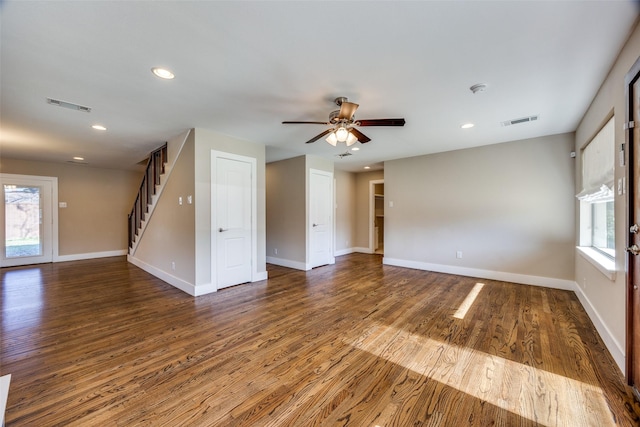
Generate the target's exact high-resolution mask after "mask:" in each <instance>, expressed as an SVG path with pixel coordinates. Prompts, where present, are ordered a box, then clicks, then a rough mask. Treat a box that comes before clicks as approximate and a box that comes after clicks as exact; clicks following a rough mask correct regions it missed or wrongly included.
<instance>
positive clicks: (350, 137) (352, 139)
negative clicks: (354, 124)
mask: <svg viewBox="0 0 640 427" xmlns="http://www.w3.org/2000/svg"><path fill="white" fill-rule="evenodd" d="M357 141H358V138H356V137H355V135H354V134H352V133H351V132H349V135H348V136H347V141H346V143H347V147H351V146H352V145H353V144H355V143H356V142H357Z"/></svg>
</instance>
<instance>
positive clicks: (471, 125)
mask: <svg viewBox="0 0 640 427" xmlns="http://www.w3.org/2000/svg"><path fill="white" fill-rule="evenodd" d="M474 126H475V125H474V124H473V123H465V124H463V125H462V126H460V127H461V128H462V129H471V128H472V127H474Z"/></svg>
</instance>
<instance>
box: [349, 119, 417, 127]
mask: <svg viewBox="0 0 640 427" xmlns="http://www.w3.org/2000/svg"><path fill="white" fill-rule="evenodd" d="M404 123H405V121H404V119H362V120H361V119H358V126H404Z"/></svg>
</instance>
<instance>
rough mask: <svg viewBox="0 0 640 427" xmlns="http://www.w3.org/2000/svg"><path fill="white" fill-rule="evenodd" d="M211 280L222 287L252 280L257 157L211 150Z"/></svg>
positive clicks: (216, 287) (254, 253) (216, 286)
mask: <svg viewBox="0 0 640 427" xmlns="http://www.w3.org/2000/svg"><path fill="white" fill-rule="evenodd" d="M211 181H212V182H211V226H212V227H211V246H212V248H211V249H212V251H211V252H212V254H211V255H212V260H211V267H212V271H211V280H212V284H213V285H214V287H215V289H222V288H224V287H227V286H233V285H237V284H240V283H246V282H250V281H252V279H253V271H254V269H255V260H256V252H257V249H256V160H255V159H254V158H250V157H244V156H239V155H234V154H230V153H222V152H217V151H212V152H211Z"/></svg>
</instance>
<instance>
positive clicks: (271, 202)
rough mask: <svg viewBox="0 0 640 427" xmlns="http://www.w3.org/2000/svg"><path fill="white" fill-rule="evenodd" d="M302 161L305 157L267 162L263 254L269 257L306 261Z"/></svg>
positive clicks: (303, 168) (304, 190)
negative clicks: (265, 237) (265, 247)
mask: <svg viewBox="0 0 640 427" xmlns="http://www.w3.org/2000/svg"><path fill="white" fill-rule="evenodd" d="M305 164H306V160H305V156H299V157H294V158H291V159H287V160H281V161H278V162H273V163H269V164H267V167H266V177H267V186H266V191H267V256H268V257H270V258H277V259H280V260H288V261H294V262H298V263H305V262H306V259H305V257H306V250H305V247H306V246H305V245H306V243H305V242H306V237H305V235H306V211H305V203H306V202H305V200H306V193H305V192H306V181H305V179H304V176H305ZM276 250H277V251H278V253H276Z"/></svg>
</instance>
